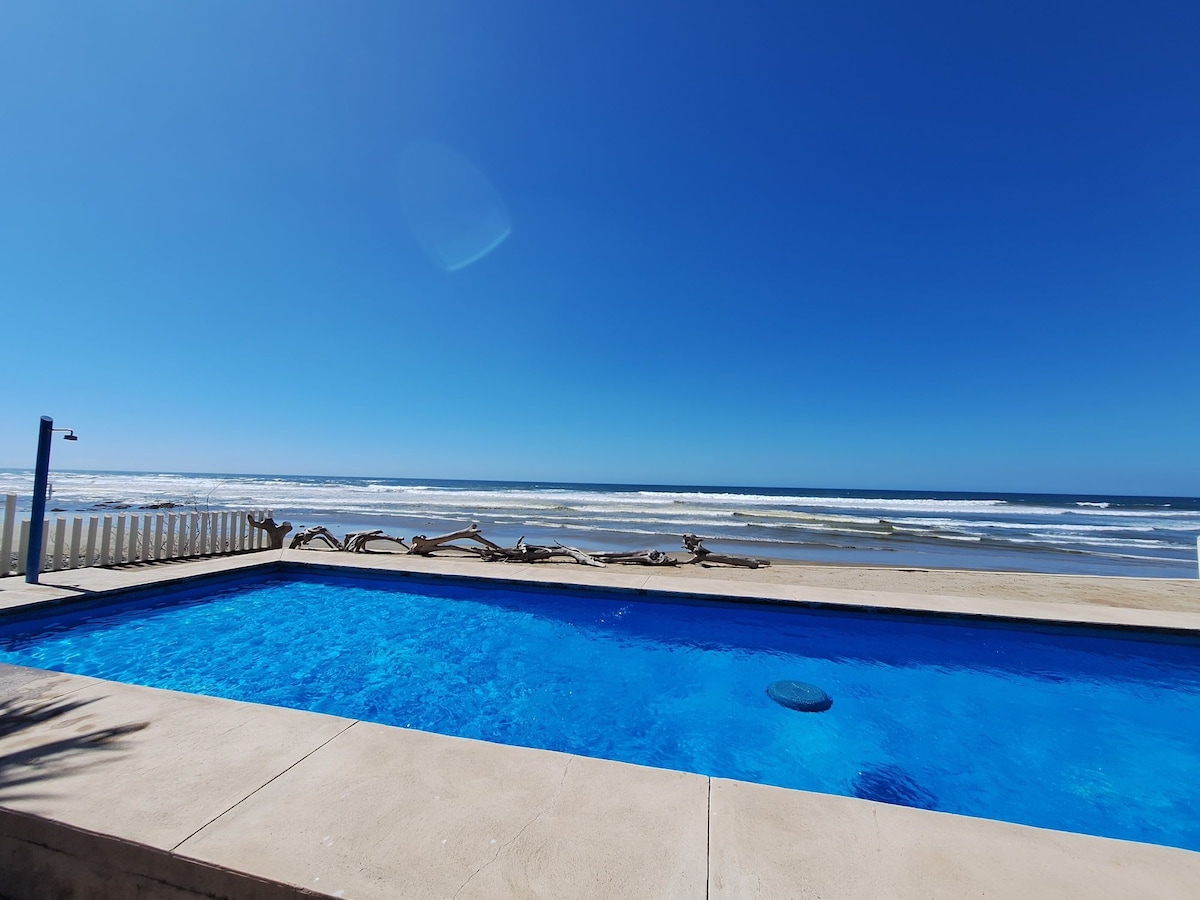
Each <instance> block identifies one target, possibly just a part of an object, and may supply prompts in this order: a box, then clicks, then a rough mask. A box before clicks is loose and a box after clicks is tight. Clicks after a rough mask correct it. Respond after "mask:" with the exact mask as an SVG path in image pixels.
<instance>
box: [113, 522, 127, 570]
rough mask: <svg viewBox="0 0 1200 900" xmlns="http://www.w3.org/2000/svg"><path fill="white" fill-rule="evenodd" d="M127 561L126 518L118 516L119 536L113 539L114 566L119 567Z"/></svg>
mask: <svg viewBox="0 0 1200 900" xmlns="http://www.w3.org/2000/svg"><path fill="white" fill-rule="evenodd" d="M124 561H125V516H124V515H119V516H117V536H116V537H115V538H114V539H113V559H112V564H113V565H114V566H119V565H120V564H121V563H123V562H124Z"/></svg>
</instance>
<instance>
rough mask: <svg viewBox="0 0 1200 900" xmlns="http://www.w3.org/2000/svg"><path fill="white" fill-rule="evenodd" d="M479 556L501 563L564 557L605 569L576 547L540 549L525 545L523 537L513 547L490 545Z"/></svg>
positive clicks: (563, 546)
mask: <svg viewBox="0 0 1200 900" xmlns="http://www.w3.org/2000/svg"><path fill="white" fill-rule="evenodd" d="M479 555H480V556H482V557H483V558H484V559H485V560H487V561H488V562H497V561H502V562H523V563H532V562H541V561H543V560H547V559H554V558H555V557H564V556H565V557H569V558H570V559H573V560H575V562H577V563H581V564H582V565H585V566H595V567H597V568H600V569H603V568H604V567H605V564H604V563H603V562H601V561H600V560H598V559H596V558H595V557H594V556H590V555H588V554H587V553H584V552H583V551H582V550H580V549H578V548H577V547H567V546H565V545H563V544H558V545H556V546H554V547H542V546H539V545H538V544H527V543H525V538H524V537H522V538H521V539H520V540H518V541H517V546H515V547H498V546H496V545H495V544H492V546H491V547H487V548H485V549H483V550H481V551H480V553H479Z"/></svg>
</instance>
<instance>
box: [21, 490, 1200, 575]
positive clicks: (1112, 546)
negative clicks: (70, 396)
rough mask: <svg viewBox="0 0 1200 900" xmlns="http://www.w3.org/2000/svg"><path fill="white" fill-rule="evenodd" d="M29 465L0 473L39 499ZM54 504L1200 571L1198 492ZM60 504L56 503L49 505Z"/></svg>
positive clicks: (565, 493)
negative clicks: (250, 511)
mask: <svg viewBox="0 0 1200 900" xmlns="http://www.w3.org/2000/svg"><path fill="white" fill-rule="evenodd" d="M32 486H33V473H32V471H31V470H22V469H8V470H0V494H7V493H15V494H17V495H18V496H19V497H20V502H21V503H23V507H22V511H25V512H27V511H28V509H29V498H30V493H31V491H32ZM51 486H52V494H51V498H50V501H49V503H48V504H47V508H48V509H52V510H54V511H55V514H60V515H98V514H102V513H103V512H105V511H109V512H111V511H113V510H119V509H126V508H127V509H143V508H148V507H152V506H158V507H159V508H161V504H167V503H171V504H176V505H177V506H178V507H180V508H186V509H196V510H206V509H222V508H230V507H238V508H245V507H248V506H249V507H260V508H271V509H273V510H274V513H275V518H276V520H277V521H282V520H287V521H290V522H292V523H293V525H295V526H296V527H297V528H299V527H301V526H312V525H324V526H326V527H327V528H329V529H331V530H332V531H334V532H335V533H337V534H338V535H339V536H341V534H342V533H343V532H345V531H356V530H363V529H367V528H381V529H383V530H384V531H386V532H387V533H389V534H393V535H396V536H399V537H404V538H408V537H411V536H412V535H414V534H426V535H434V534H441V533H443V532H447V531H453V530H455V529H457V528H460V527H462V526H464V525H466V524H468V523H470V522H478V523H479V526H480V528H481V529H482V531H483V533H484V534H485V535H486V536H487V537H489V538H491V539H492V540H495V541H497V542H498V543H502V544H506V545H508V544H512V543H515V541H516V540H517V538H519V537H521V536H524V537H525V538H526V539H527V540H528V541H529V542H530V543H541V544H553V543H554V542H555V541H560V542H562V543H564V544H567V545H570V546H575V547H579V548H581V549H584V550H588V549H592V550H622V549H646V548H656V549H660V550H667V551H676V550H681V544H680V542H681V538H682V535H683V534H685V533H688V532H691V533H695V534H699V535H700V536H701V537H703V538H705V539H706V540H705V545H706V546H708V547H709V548H710V549H712V550H714V551H724V552H728V553H735V554H741V555H751V556H766V557H773V558H776V559H781V560H801V561H807V562H814V563H836V564H850V565H882V566H897V567H905V568H910V567H922V568H956V569H997V570H1005V571H1023V572H1047V573H1059V574H1087V575H1134V576H1154V577H1174V578H1189V577H1190V578H1194V577H1196V574H1197V561H1196V552H1197V551H1196V540H1197V535H1200V498H1194V497H1125V496H1083V495H1071V494H1005V493H994V494H989V493H959V492H945V491H878V490H871V491H856V490H828V489H807V488H754V487H713V486H700V485H638V484H556V483H549V482H506V481H459V480H437V479H412V478H340V477H324V476H290V475H226V474H212V473H189V474H177V473H153V472H80V471H59V472H54V473H53V474H52V476H51ZM52 515H53V514H52Z"/></svg>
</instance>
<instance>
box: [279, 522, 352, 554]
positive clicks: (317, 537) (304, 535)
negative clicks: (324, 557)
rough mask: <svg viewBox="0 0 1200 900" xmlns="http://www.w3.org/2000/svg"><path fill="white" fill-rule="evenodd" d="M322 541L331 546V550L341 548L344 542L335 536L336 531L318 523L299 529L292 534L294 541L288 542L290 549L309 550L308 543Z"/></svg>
mask: <svg viewBox="0 0 1200 900" xmlns="http://www.w3.org/2000/svg"><path fill="white" fill-rule="evenodd" d="M317 541H320V542H321V543H323V544H325V545H326V546H327V547H329V549H330V550H341V549H342V542H341V541H339V540H338V539H337V537H336V536H334V533H333V532H332V531H330V530H329V529H328V528H326V527H325V526H324V525H317V526H314V527H313V528H305V529H303V530H301V531H297V532H296V533H295V534H294V535H292V542H291V543H290V544H288V549H289V550H307V549H308V545H309V544H312V543H315V542H317Z"/></svg>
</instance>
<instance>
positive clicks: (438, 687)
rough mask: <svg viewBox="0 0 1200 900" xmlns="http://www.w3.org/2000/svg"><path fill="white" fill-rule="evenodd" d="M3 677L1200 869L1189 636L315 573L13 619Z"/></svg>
mask: <svg viewBox="0 0 1200 900" xmlns="http://www.w3.org/2000/svg"><path fill="white" fill-rule="evenodd" d="M0 660H3V661H5V662H11V663H18V664H22V665H29V666H36V667H40V668H45V669H55V670H61V671H67V672H75V673H79V674H86V675H94V676H99V677H102V678H109V679H114V680H118V681H124V682H132V683H137V684H146V685H153V686H156V687H164V688H172V689H175V690H181V691H189V692H193V693H200V694H210V695H214V696H219V697H228V698H232V699H237V700H249V701H254V702H258V703H268V704H273V705H277V706H288V707H296V708H300V709H308V710H315V711H319V712H326V713H333V714H336V715H341V716H348V717H354V718H361V719H366V720H370V721H374V722H382V723H386V724H390V725H400V726H405V727H410V728H420V729H424V730H427V731H436V732H442V733H445V734H453V735H460V736H463V737H471V738H482V739H485V740H489V741H500V742H503V743H507V744H518V745H523V746H529V747H543V748H548V749H553V750H562V751H567V752H571V753H579V754H584V755H588V756H598V757H606V758H609V759H617V760H624V761H627V762H634V763H642V764H646V765H651V766H662V767H666V768H672V769H682V770H686V771H690V772H699V773H703V774H707V775H715V776H721V777H726V778H738V779H744V780H748V781H756V782H761V783H764V784H773V785H781V786H784V787H790V788H802V789H805V790H812V791H823V792H826V793H833V794H844V795H849V796H860V797H867V798H870V799H875V800H883V801H888V802H894V803H902V804H906V805H911V806H920V807H925V808H929V809H938V810H944V811H948V812H956V813H965V814H968V815H973V816H983V817H987V818H993V819H1002V820H1006V821H1010V822H1020V823H1025V824H1029V825H1040V826H1044V827H1049V828H1057V829H1064V830H1068V831H1077V832H1084V833H1090V834H1098V835H1105V836H1109V837H1117V838H1126V839H1130V840H1138V841H1148V842H1152V843H1159V844H1167V845H1173V846H1178V847H1186V848H1190V849H1193V850H1200V814H1198V812H1197V811H1198V810H1200V642H1197V641H1196V640H1192V639H1182V638H1173V637H1169V636H1153V635H1145V634H1143V635H1140V636H1138V635H1132V634H1127V633H1117V632H1099V631H1090V632H1089V631H1081V630H1069V629H1065V628H1064V629H1056V628H1043V629H1033V628H1025V627H1016V626H1008V625H1003V624H989V623H982V624H980V623H972V622H968V621H967V620H961V619H958V620H956V619H946V618H935V617H916V616H911V617H904V616H896V615H883V614H878V615H877V614H859V613H843V612H833V611H828V610H818V609H787V608H779V607H771V606H765V605H761V606H760V605H752V604H726V603H718V602H704V601H695V602H677V601H673V600H667V599H655V598H653V597H649V596H635V595H629V594H620V593H616V592H590V593H580V594H574V595H573V594H569V593H563V592H558V591H550V590H544V591H543V590H529V591H525V590H520V591H518V590H513V589H509V588H505V587H502V586H487V585H475V584H472V585H469V586H468V585H465V584H458V583H453V582H430V583H420V582H412V581H401V580H395V579H393V580H363V579H357V578H356V579H354V580H350V579H346V578H343V577H340V576H325V575H313V574H306V575H301V576H295V577H291V576H289V577H283V576H279V577H276V578H274V579H259V580H255V581H250V582H242V583H236V584H228V585H225V586H210V587H203V588H194V589H192V590H190V591H189V592H186V593H175V594H170V595H161V596H158V597H149V598H146V597H143V598H140V599H134V600H131V601H128V602H126V603H124V604H123V605H121V606H111V605H110V606H107V607H104V608H99V607H96V608H90V609H89V608H80V609H75V610H68V609H60V610H58V611H56V612H55V613H54V614H53V616H52V617H48V618H43V619H29V618H27V619H23V620H12V619H10V620H4V621H2V622H0ZM780 679H796V680H800V681H805V682H811V683H814V684H817V685H819V686H821V687H822V688H824V689H825V690H826V691H828V692H829V693H830V694H831V695H832V696H833V699H834V703H833V708H832V709H830V710H829V711H828V712H824V713H817V714H813V713H800V712H795V711H792V710H788V709H785V708H783V707H781V706H778V705H776V704H775V703H773V702H772V701H771V700H770V699H769V698H768V697H767V695H766V688H767V686H768V685H769V684H771V683H772V682H774V681H777V680H780Z"/></svg>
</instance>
